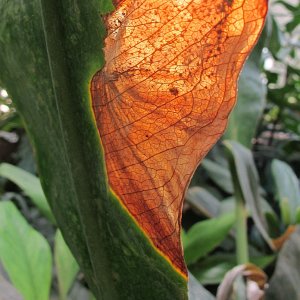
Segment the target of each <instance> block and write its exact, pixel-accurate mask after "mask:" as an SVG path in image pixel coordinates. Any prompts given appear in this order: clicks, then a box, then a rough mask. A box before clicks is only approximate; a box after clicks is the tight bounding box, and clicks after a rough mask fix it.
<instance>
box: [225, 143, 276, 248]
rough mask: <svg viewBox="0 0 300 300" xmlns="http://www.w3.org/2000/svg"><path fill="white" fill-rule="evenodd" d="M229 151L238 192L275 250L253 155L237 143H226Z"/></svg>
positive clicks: (266, 239) (260, 230)
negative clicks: (264, 212) (264, 211)
mask: <svg viewBox="0 0 300 300" xmlns="http://www.w3.org/2000/svg"><path fill="white" fill-rule="evenodd" d="M224 145H225V147H226V148H227V149H228V155H229V161H230V165H231V169H232V174H233V181H234V185H235V186H236V190H237V191H239V193H241V195H240V196H241V197H242V198H243V200H244V201H245V202H246V204H247V206H248V207H249V209H250V211H251V215H252V218H253V220H254V222H255V225H256V227H257V229H258V230H259V232H260V233H261V235H262V236H263V238H264V239H265V241H266V242H267V243H268V244H269V246H270V247H271V248H273V243H272V240H271V238H270V236H269V234H268V228H267V222H266V220H265V217H264V214H263V209H262V203H261V197H260V195H259V178H258V174H257V170H256V167H255V164H254V160H253V156H252V153H251V151H250V150H249V149H247V148H246V147H244V146H243V145H241V144H239V143H238V142H236V141H228V140H226V141H224Z"/></svg>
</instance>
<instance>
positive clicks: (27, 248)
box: [0, 201, 52, 300]
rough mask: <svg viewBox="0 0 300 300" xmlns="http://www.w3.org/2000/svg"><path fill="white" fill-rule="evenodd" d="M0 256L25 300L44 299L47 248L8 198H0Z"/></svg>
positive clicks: (46, 292)
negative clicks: (5, 199) (0, 199)
mask: <svg viewBox="0 0 300 300" xmlns="http://www.w3.org/2000/svg"><path fill="white" fill-rule="evenodd" d="M0 260H1V262H2V264H3V266H4V269H5V271H6V272H7V274H8V275H9V277H10V280H11V281H12V283H13V284H14V286H15V287H16V288H17V289H18V290H19V292H20V293H21V294H22V295H23V297H24V299H25V300H48V299H49V290H50V283H51V264H52V258H51V251H50V247H49V245H48V243H47V241H46V240H45V238H44V237H43V236H42V235H41V234H40V233H38V232H37V231H36V230H34V229H33V228H32V227H31V226H29V225H28V223H27V222H26V221H25V219H24V218H23V216H22V215H21V214H20V212H19V211H18V210H17V209H16V208H15V206H14V205H13V204H12V203H11V202H4V201H2V202H0Z"/></svg>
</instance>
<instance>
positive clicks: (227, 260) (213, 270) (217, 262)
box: [190, 254, 276, 285]
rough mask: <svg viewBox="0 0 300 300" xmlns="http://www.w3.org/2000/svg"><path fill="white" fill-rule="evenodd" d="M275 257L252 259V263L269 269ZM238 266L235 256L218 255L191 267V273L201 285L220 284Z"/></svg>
mask: <svg viewBox="0 0 300 300" xmlns="http://www.w3.org/2000/svg"><path fill="white" fill-rule="evenodd" d="M275 257H276V256H275V255H267V256H260V257H250V262H251V263H253V264H254V265H256V266H258V267H260V268H261V269H263V268H265V267H267V266H268V265H269V264H271V263H272V262H273V261H274V260H275ZM235 266H236V256H235V255H234V254H216V255H213V256H209V257H207V258H204V259H203V260H201V261H199V262H197V263H196V264H195V265H192V266H191V267H190V271H191V272H192V273H193V275H194V276H195V277H196V278H197V279H198V280H199V281H200V283H201V284H204V285H206V284H219V283H220V282H222V280H223V278H224V276H225V274H226V273H227V272H228V271H229V270H231V269H232V268H234V267H235Z"/></svg>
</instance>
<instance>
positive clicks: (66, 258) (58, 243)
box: [54, 230, 79, 300]
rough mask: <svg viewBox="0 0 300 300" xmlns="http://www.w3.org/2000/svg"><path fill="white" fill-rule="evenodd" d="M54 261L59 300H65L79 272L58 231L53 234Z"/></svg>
mask: <svg viewBox="0 0 300 300" xmlns="http://www.w3.org/2000/svg"><path fill="white" fill-rule="evenodd" d="M54 260H55V266H56V272H57V279H58V286H59V298H60V300H65V299H67V294H68V291H69V290H70V288H71V286H72V284H73V282H74V279H75V277H76V274H77V273H78V271H79V267H78V264H77V262H76V260H75V258H74V257H73V255H72V253H71V251H70V250H69V247H68V246H67V244H66V243H65V240H64V238H63V236H62V235H61V232H60V231H59V230H57V231H56V234H55V244H54Z"/></svg>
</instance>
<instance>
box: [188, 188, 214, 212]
mask: <svg viewBox="0 0 300 300" xmlns="http://www.w3.org/2000/svg"><path fill="white" fill-rule="evenodd" d="M185 200H186V202H187V203H189V204H190V205H191V207H192V208H193V209H194V210H195V211H197V212H199V213H200V214H202V215H204V216H206V217H208V218H212V217H216V216H217V215H218V214H219V211H220V201H219V200H218V199H217V198H216V197H215V196H214V195H212V194H211V193H210V192H208V191H207V190H205V189H204V188H201V187H199V186H195V187H191V188H189V189H188V191H187V193H186V195H185Z"/></svg>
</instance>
